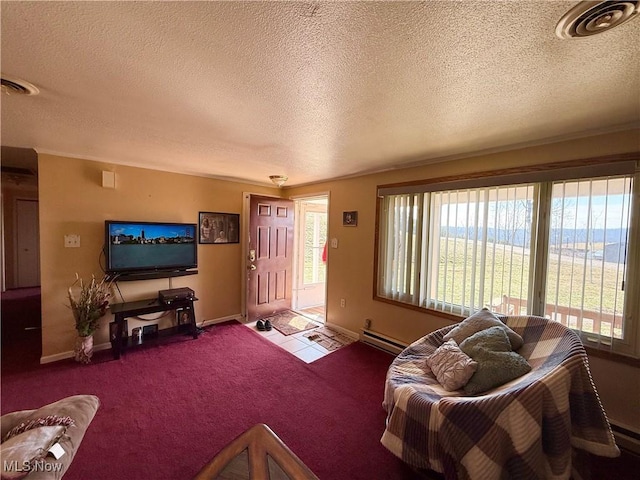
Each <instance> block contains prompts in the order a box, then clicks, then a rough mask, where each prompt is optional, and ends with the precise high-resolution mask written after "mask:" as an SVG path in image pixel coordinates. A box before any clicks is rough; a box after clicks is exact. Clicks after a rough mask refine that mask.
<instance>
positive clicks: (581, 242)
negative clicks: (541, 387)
mask: <svg viewBox="0 0 640 480" xmlns="http://www.w3.org/2000/svg"><path fill="white" fill-rule="evenodd" d="M625 169H626V171H627V172H628V173H622V174H615V175H606V176H602V175H600V173H601V172H602V171H603V168H602V166H599V167H598V168H584V169H582V170H581V171H580V172H576V170H575V169H573V170H570V171H567V170H562V171H560V170H559V172H558V173H557V175H554V174H550V173H549V172H545V174H544V175H540V174H539V175H538V176H539V177H542V178H541V180H540V181H527V182H523V181H516V182H514V183H507V180H511V179H515V180H521V179H522V180H524V179H528V178H532V176H527V175H521V176H520V177H517V176H511V177H507V176H505V177H504V178H496V177H495V176H491V177H490V176H487V178H486V183H487V185H486V186H482V185H481V183H483V182H482V180H479V179H477V178H476V179H474V180H473V181H472V182H465V181H459V182H452V181H450V180H449V179H447V180H448V181H446V182H442V183H441V184H439V183H438V182H431V183H429V184H425V185H424V186H420V185H416V184H412V185H410V186H408V187H407V188H406V190H408V191H407V192H402V190H403V188H402V186H393V188H384V187H382V188H380V189H379V197H380V202H381V203H380V209H379V212H380V215H379V219H378V221H379V232H380V236H379V239H378V252H377V254H378V263H377V279H376V281H377V286H376V292H377V293H376V296H377V297H378V298H379V299H384V300H390V301H393V302H398V303H400V304H408V305H411V306H413V307H419V308H425V309H429V310H433V311H435V312H444V313H448V314H454V315H459V316H466V315H469V314H471V313H473V312H474V311H477V310H479V309H481V308H484V307H487V308H489V309H490V310H492V311H494V312H498V313H504V314H512V315H519V314H534V315H543V316H546V317H547V318H550V319H552V320H555V321H558V322H561V323H563V324H564V325H566V326H568V327H570V328H572V329H574V330H576V331H577V332H578V333H580V334H581V336H582V338H583V341H585V343H586V342H589V344H592V345H595V346H598V345H599V346H606V347H607V348H609V347H611V346H613V345H614V344H615V343H617V344H619V347H620V350H622V351H623V352H624V353H629V352H630V351H633V353H635V350H634V343H635V339H634V338H633V336H634V335H633V332H635V331H637V330H636V329H634V328H630V327H631V322H633V321H637V317H638V304H639V302H638V300H637V299H636V298H632V297H633V296H629V295H628V288H629V281H631V282H634V281H636V282H637V280H634V278H638V276H639V275H640V272H635V270H640V266H638V263H639V262H638V260H637V256H635V257H634V256H633V255H632V254H631V252H630V246H631V245H634V244H635V245H637V244H638V243H637V242H638V238H637V237H638V235H639V232H638V230H639V228H638V227H637V226H636V227H635V229H634V228H632V225H638V224H640V212H638V207H637V206H636V208H635V210H634V208H633V203H634V198H637V195H638V193H637V190H638V189H639V188H638V187H639V186H638V185H637V183H638V180H637V177H638V173H636V172H635V169H634V165H633V163H632V162H631V163H630V164H629V162H627V164H626V166H625V167H622V166H621V165H618V167H617V169H616V170H617V171H619V170H625ZM576 173H587V174H588V173H595V174H596V175H594V176H592V177H586V178H582V177H581V176H580V175H576ZM572 175H575V176H576V177H577V178H571V176H572ZM554 176H557V177H559V178H556V179H554V178H553V177H554ZM533 177H534V180H536V179H535V177H536V175H533ZM549 177H551V178H549ZM567 177H568V178H567ZM634 179H635V185H634ZM465 183H468V184H472V186H471V187H470V188H464V187H465V186H466V185H465ZM491 183H493V185H492V184H491ZM451 186H455V187H456V188H449V187H451ZM634 189H635V191H634ZM636 203H638V202H637V200H636ZM634 258H635V259H636V260H634ZM636 284H637V283H636ZM636 297H637V296H636ZM636 336H637V335H636Z"/></svg>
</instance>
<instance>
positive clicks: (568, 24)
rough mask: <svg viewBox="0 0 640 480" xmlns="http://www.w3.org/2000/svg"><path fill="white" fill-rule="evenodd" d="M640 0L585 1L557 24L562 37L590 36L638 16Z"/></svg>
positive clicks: (557, 32)
mask: <svg viewBox="0 0 640 480" xmlns="http://www.w3.org/2000/svg"><path fill="white" fill-rule="evenodd" d="M639 4H640V0H608V1H584V2H580V3H579V4H577V5H576V6H575V7H573V8H572V9H571V10H569V11H568V12H567V13H565V15H564V16H563V17H562V18H561V19H560V21H559V22H558V25H557V26H556V35H557V36H558V37H560V38H562V39H567V38H579V37H589V36H591V35H595V34H597V33H602V32H605V31H607V30H609V29H611V28H613V27H617V26H618V25H622V24H623V23H625V22H628V21H629V20H631V19H632V18H634V17H637V16H638V12H639Z"/></svg>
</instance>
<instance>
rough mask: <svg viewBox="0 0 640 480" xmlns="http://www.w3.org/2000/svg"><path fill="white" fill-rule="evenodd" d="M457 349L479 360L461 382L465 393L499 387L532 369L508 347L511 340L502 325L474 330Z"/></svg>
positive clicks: (469, 393) (473, 393)
mask: <svg viewBox="0 0 640 480" xmlns="http://www.w3.org/2000/svg"><path fill="white" fill-rule="evenodd" d="M460 350H462V351H463V352H464V353H466V354H467V355H469V356H470V357H471V358H472V359H473V360H474V361H476V362H477V363H478V368H477V369H476V373H474V374H473V376H472V377H471V378H470V379H469V381H468V382H467V384H466V385H465V386H464V391H465V393H466V394H467V395H476V394H478V393H482V392H486V391H487V390H490V389H492V388H495V387H499V386H500V385H503V384H505V383H507V382H509V381H511V380H513V379H514V378H518V377H520V376H522V375H524V374H525V373H528V372H529V371H531V365H529V364H528V363H527V361H526V360H525V358H524V357H523V356H522V355H520V354H518V353H516V352H512V351H511V343H510V342H509V338H508V337H507V334H506V332H505V331H504V330H503V329H502V328H501V327H491V328H488V329H486V330H482V331H480V332H478V333H475V334H473V335H472V336H471V337H469V338H468V339H466V340H465V341H464V342H462V344H461V345H460Z"/></svg>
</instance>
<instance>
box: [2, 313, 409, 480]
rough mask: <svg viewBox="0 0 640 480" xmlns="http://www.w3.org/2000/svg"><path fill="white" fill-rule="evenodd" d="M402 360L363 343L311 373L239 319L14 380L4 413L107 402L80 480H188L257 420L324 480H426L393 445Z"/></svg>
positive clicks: (90, 434) (77, 471)
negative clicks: (196, 334)
mask: <svg viewBox="0 0 640 480" xmlns="http://www.w3.org/2000/svg"><path fill="white" fill-rule="evenodd" d="M391 359H392V357H391V356H389V355H387V354H385V353H383V352H380V351H378V350H375V349H373V348H371V347H368V346H366V345H363V344H360V343H354V344H352V345H350V346H348V347H345V348H342V349H340V350H338V351H337V352H334V353H332V354H330V355H328V356H326V357H324V358H322V359H320V360H318V361H317V362H314V363H312V364H309V365H307V364H305V363H304V362H302V361H301V360H299V359H297V358H296V357H294V356H293V355H291V354H289V353H287V352H285V351H284V350H282V349H280V348H279V347H277V346H275V345H273V344H271V343H270V342H268V341H267V340H265V339H263V338H262V337H260V335H258V334H257V333H255V332H252V331H251V330H249V329H248V328H246V327H244V326H242V325H240V324H238V323H235V322H229V323H226V324H222V325H217V326H214V327H211V328H209V329H207V330H206V331H205V333H203V334H202V335H201V336H200V338H199V339H198V340H193V339H190V338H189V337H178V341H177V342H174V343H171V344H167V345H158V346H154V347H153V348H145V349H140V350H131V351H129V352H127V354H126V355H124V356H123V358H122V359H120V360H118V361H115V360H111V359H110V357H109V355H108V352H100V355H99V358H98V359H97V360H98V361H97V362H96V363H94V364H92V365H88V366H82V365H78V364H76V363H74V362H73V361H71V360H69V361H63V362H57V363H56V364H50V365H45V366H41V367H36V368H32V369H30V370H27V371H21V372H19V373H14V374H11V373H6V374H3V377H2V412H3V413H6V412H9V411H13V410H18V409H24V408H35V407H38V406H40V405H43V404H46V403H49V402H52V401H55V400H58V399H60V398H62V397H65V396H68V395H74V394H80V393H91V394H95V395H97V396H98V397H99V398H100V400H101V402H102V405H101V407H100V409H99V410H98V413H97V415H96V417H95V419H94V421H93V423H92V424H91V426H90V427H89V430H88V431H87V434H86V436H85V439H84V441H83V443H82V445H81V447H80V449H79V451H78V453H77V455H76V458H75V460H74V461H73V463H72V465H71V468H70V469H69V471H68V473H67V475H66V476H65V479H66V480H73V479H87V478H91V479H110V480H117V479H132V478H135V479H172V480H175V479H188V478H191V477H193V475H195V474H196V473H197V472H198V471H199V469H200V468H201V467H202V466H203V465H204V464H205V463H207V461H208V460H209V459H211V457H213V456H214V455H215V454H216V453H217V452H218V451H219V450H220V449H221V448H222V447H223V446H224V445H226V444H227V443H228V442H229V441H231V440H232V439H233V438H235V437H236V436H237V435H239V434H240V433H242V432H243V431H245V430H246V429H248V428H249V427H251V426H252V425H254V424H256V423H265V424H267V425H269V426H270V427H271V428H272V429H273V430H274V431H275V432H276V434H278V435H279V436H280V438H281V439H282V440H283V441H284V442H285V443H286V444H287V445H288V446H289V447H290V448H291V449H292V450H293V451H294V452H295V453H296V454H297V455H298V456H299V457H300V458H301V459H302V460H303V461H304V462H305V463H306V464H307V465H308V466H309V467H310V468H311V469H312V470H313V471H314V472H315V473H316V475H318V476H319V477H320V478H321V479H327V480H328V479H331V480H340V479H345V480H347V479H367V480H369V479H405V478H407V479H408V478H415V474H414V473H412V472H411V471H410V470H409V469H408V468H407V467H406V466H405V465H404V464H403V463H402V462H401V461H400V460H398V459H396V458H395V457H394V456H393V455H392V454H391V453H389V452H388V451H387V450H386V449H385V448H384V447H383V446H382V445H381V444H380V436H381V435H382V432H383V429H384V420H385V414H384V411H383V410H382V407H381V402H382V396H383V389H384V379H385V374H386V370H387V367H388V365H389V363H390V362H391Z"/></svg>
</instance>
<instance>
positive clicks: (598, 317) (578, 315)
mask: <svg viewBox="0 0 640 480" xmlns="http://www.w3.org/2000/svg"><path fill="white" fill-rule="evenodd" d="M492 307H493V310H494V311H496V312H498V313H502V314H505V315H526V314H527V300H525V299H522V298H515V297H509V296H507V295H503V296H502V302H501V303H500V304H498V305H493V306H492ZM544 316H545V317H547V318H550V319H551V320H555V321H556V322H560V323H561V324H563V325H565V326H567V327H569V328H573V329H577V330H581V331H583V332H588V333H595V334H600V335H604V336H607V337H611V336H613V337H615V338H622V324H623V318H622V315H615V314H612V313H607V312H596V311H593V310H583V309H580V308H574V307H566V306H563V305H553V304H549V303H548V304H546V305H545V309H544ZM612 329H613V332H612Z"/></svg>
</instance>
